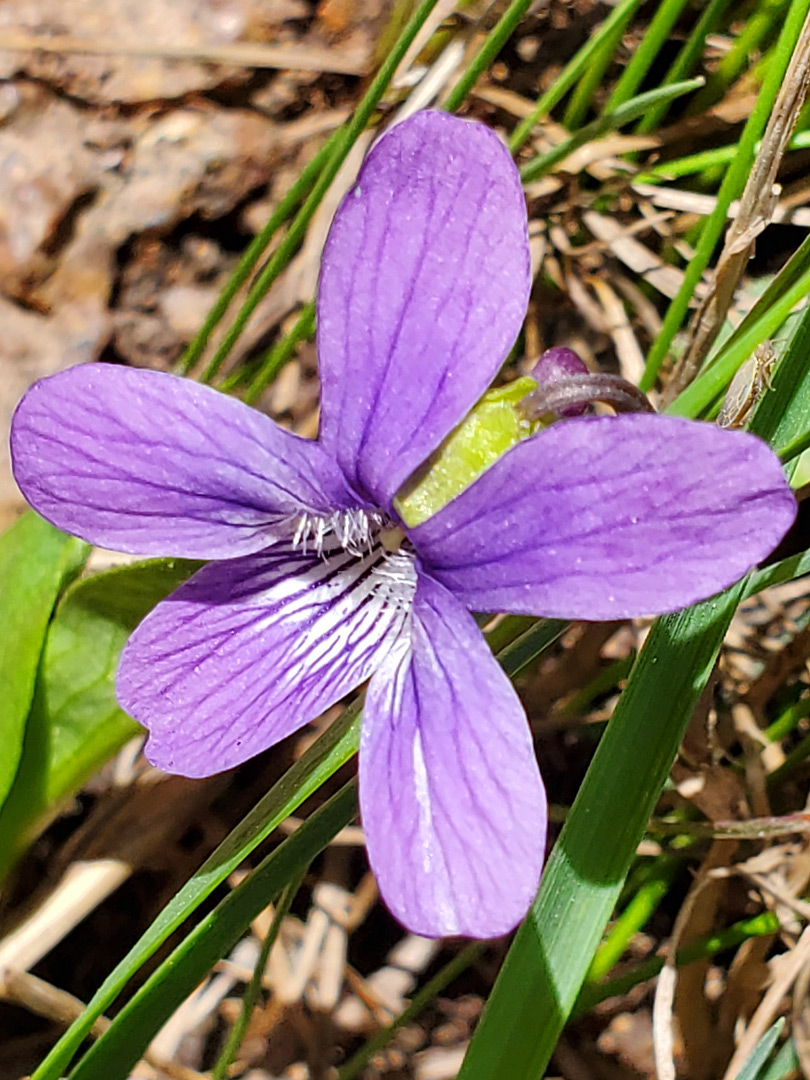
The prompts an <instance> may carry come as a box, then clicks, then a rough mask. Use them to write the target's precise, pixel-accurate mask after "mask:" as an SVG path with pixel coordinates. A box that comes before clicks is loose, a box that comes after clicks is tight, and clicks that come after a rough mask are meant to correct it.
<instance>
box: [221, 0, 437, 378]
mask: <svg viewBox="0 0 810 1080" xmlns="http://www.w3.org/2000/svg"><path fill="white" fill-rule="evenodd" d="M436 3H437V0H422V3H421V4H420V5H419V7H418V8H417V9H416V11H415V12H414V13H413V15H412V16H411V18H410V19H409V20H408V23H407V25H406V27H405V29H404V30H403V31H402V33H401V34H400V35H399V37H398V38H397V41H396V43H395V44H394V45H393V47H392V48H391V51H390V52H389V53H388V54H387V56H386V57H385V60H384V61H383V62H382V64H381V65H380V69H379V71H378V72H377V74H376V75H375V76H374V79H373V81H372V83H371V86H369V88H368V90H367V91H366V93H365V94H364V96H363V99H362V101H361V102H360V104H359V105H358V106H357V108H356V109H355V111H354V114H353V115H352V118H351V120H350V121H349V122H348V124H347V125H346V126H345V128H342V129H341V130H340V131H338V132H336V133H335V135H334V136H333V137H332V139H330V141H329V154H328V155H326V158H325V163H324V164H323V166H322V168H321V170H320V172H319V174H318V178H317V180H316V181H315V183H314V185H313V187H312V190H311V191H310V193H309V196H308V197H307V199H306V201H305V202H304V205H303V206H302V207H301V209H300V210H299V211H298V213H297V214H296V216H295V218H294V219H293V221H292V223H291V224H290V227H289V229H288V231H287V235H286V236H285V237H284V239H283V240H282V242H281V243H280V244H279V246H278V248H277V249H276V250H275V252H274V253H273V255H272V256H271V257H270V259H269V260H268V262H267V265H266V266H265V267H264V269H263V270H262V272H261V273H260V274H259V276H258V278H257V279H256V281H255V283H254V284H253V286H252V287H251V289H250V292H249V293H248V296H247V299H246V300H245V302H244V304H243V305H242V307H241V308H240V309H239V311H238V313H237V315H236V317H235V319H234V321H233V324H232V325H231V327H230V328H229V330H228V333H227V334H226V335H225V338H224V340H223V341H222V343H221V345H220V346H219V348H218V349H217V350H216V352H215V353H214V355H213V356H212V358H211V361H210V363H209V364H208V366H207V367H206V369H205V371H204V372H203V375H202V380H203V382H211V380H212V379H214V378H215V377H216V375H217V373H218V371H219V369H220V368H221V367H222V365H223V364H224V362H225V360H226V359H227V357H228V354H229V353H230V351H231V349H232V348H233V347H234V345H235V344H236V342H237V340H238V339H239V337H240V336H241V334H242V331H243V330H244V329H245V327H246V326H247V323H248V320H249V319H250V317H251V316H252V315H253V312H254V311H255V310H256V308H257V307H258V305H259V303H260V302H261V300H262V299H263V298H264V297H265V296H266V294H267V291H268V289H269V288H270V286H271V285H272V284H273V282H274V281H275V280H276V278H277V277H278V276H279V274H280V273H281V272H282V270H284V268H285V267H286V266H287V264H288V263H289V261H290V259H291V258H292V257H293V255H294V254H295V252H296V251H297V250H298V248H299V246H300V245H301V242H302V240H303V239H304V236H305V235H306V231H307V229H308V227H309V223H310V221H311V220H312V218H313V216H314V214H315V211H316V210H317V209H318V207H319V206H320V204H321V200H322V199H323V197H324V195H325V194H326V192H327V190H328V188H329V186H330V184H331V183H332V181H333V180H334V178H335V177H336V176H337V173H338V170H339V169H340V166H341V165H342V164H343V162H344V161H345V159H346V155H347V154H348V153H349V151H350V150H351V148H352V146H354V144H355V142H356V141H357V139H358V138H359V136H360V135H361V134H362V132H363V131H364V130H365V128H366V126H367V124H368V122H369V121H370V119H371V117H372V114H373V112H374V110H375V109H376V108H377V105H378V104H379V102H380V99H381V98H382V96H383V94H384V93H385V91H386V90H387V88H388V84H389V83H390V82H391V79H392V78H393V76H394V72H395V71H396V69H397V68H398V67H399V64H400V62H401V60H402V58H403V57H404V56H405V53H406V52H407V51H408V48H409V47H410V45H411V42H412V41H413V39H414V38H415V37H416V35H417V34H418V33H419V31H420V29H421V28H422V26H423V25H424V23H425V20H426V19H427V17H428V16H429V15H430V13H431V11H432V10H433V8H434V7H435V6H436Z"/></svg>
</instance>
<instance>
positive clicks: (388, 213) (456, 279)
mask: <svg viewBox="0 0 810 1080" xmlns="http://www.w3.org/2000/svg"><path fill="white" fill-rule="evenodd" d="M529 279H530V271H529V247H528V238H527V226H526V208H525V204H524V200H523V194H522V191H521V187H520V180H519V177H518V174H517V170H516V169H515V166H514V164H513V163H512V160H511V158H510V157H509V154H508V152H507V150H506V149H505V148H504V147H503V146H502V144H501V143H500V141H499V140H498V138H497V137H496V136H495V134H494V133H493V132H492V131H490V130H489V129H488V128H486V127H483V126H482V125H481V124H473V123H469V122H468V121H465V120H459V119H458V118H456V117H452V116H448V115H447V114H445V113H438V112H423V113H417V115H416V116H413V117H411V118H410V119H409V120H406V121H404V122H403V123H401V124H399V125H397V126H396V127H395V128H393V129H392V130H391V131H390V132H389V133H388V134H386V135H384V136H383V138H382V139H381V140H380V142H379V143H378V144H377V145H376V146H375V147H374V149H373V150H372V151H371V153H370V154H369V156H368V158H367V160H366V162H365V164H364V165H363V168H362V169H361V170H360V175H359V177H358V180H357V183H356V185H355V187H354V188H353V189H352V190H351V191H350V192H349V194H348V195H347V197H346V198H345V200H344V201H343V203H342V205H341V207H340V209H339V210H338V212H337V214H336V216H335V220H334V223H333V225H332V229H331V232H330V233H329V238H328V240H327V243H326V248H325V251H324V257H323V262H322V265H321V280H320V288H319V294H318V353H319V358H320V360H319V362H320V375H321V384H322V435H321V437H322V439H323V441H324V443H325V445H326V446H327V447H329V448H330V449H332V451H333V452H334V454H335V455H336V456H337V458H338V460H339V462H340V464H341V466H342V468H343V470H344V472H345V474H346V476H347V478H348V479H349V482H350V483H352V485H353V486H354V487H356V489H357V490H358V491H362V492H363V493H365V494H366V495H368V496H371V497H373V498H374V499H376V500H377V501H378V502H379V504H380V505H382V506H385V507H388V506H389V505H390V501H391V499H392V497H393V495H394V493H395V492H396V491H397V489H398V488H399V487H400V486H401V485H402V483H403V482H404V481H405V480H406V479H407V478H408V476H409V475H410V474H411V473H412V472H413V471H414V470H415V469H416V468H417V467H418V466H419V465H420V464H421V463H422V462H423V461H424V460H425V458H426V457H427V456H428V455H429V454H430V453H431V452H432V451H433V450H434V449H435V448H436V447H437V446H438V444H439V442H440V441H441V440H442V439H443V438H444V436H445V435H447V433H448V432H449V431H450V430H451V428H452V427H454V426H455V425H456V424H457V423H458V422H459V421H460V420H461V419H462V418H463V416H464V415H465V414H466V413H467V411H468V410H469V408H470V407H471V406H472V405H473V404H474V403H475V402H476V401H477V400H478V398H479V397H480V396H481V394H482V393H483V391H484V390H485V389H486V387H487V386H488V385H489V383H490V382H491V380H492V378H493V376H494V375H495V373H496V372H497V370H498V368H499V367H500V365H501V364H502V363H503V360H504V358H505V356H506V354H507V352H508V350H509V348H510V346H511V345H512V343H513V342H514V340H515V337H516V336H517V334H518V331H519V330H520V325H521V322H522V321H523V316H524V314H525V311H526V304H527V302H528V295H529Z"/></svg>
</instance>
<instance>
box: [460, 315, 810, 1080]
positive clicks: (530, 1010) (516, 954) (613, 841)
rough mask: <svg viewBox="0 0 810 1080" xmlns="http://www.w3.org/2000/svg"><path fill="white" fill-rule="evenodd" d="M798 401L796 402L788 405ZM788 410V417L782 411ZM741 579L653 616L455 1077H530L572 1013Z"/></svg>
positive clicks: (779, 406)
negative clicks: (713, 594)
mask: <svg viewBox="0 0 810 1080" xmlns="http://www.w3.org/2000/svg"><path fill="white" fill-rule="evenodd" d="M808 332H810V316H806V317H805V318H803V319H802V320H801V321H800V323H799V324H798V325H797V327H796V329H795V331H794V333H793V336H792V338H791V341H790V343H789V345H788V347H787V349H786V351H785V354H784V356H783V360H782V363H781V365H780V368H779V373H778V382H777V381H776V380H775V381H774V389H773V391H771V392H770V394H769V395H766V398H765V399H764V401H763V403H762V407H761V408H760V409H758V410H757V412H756V414H755V416H754V420H753V423H752V428H753V429H754V430H755V431H756V432H757V433H758V434H760V435H761V436H763V437H765V438H768V439H769V440H774V439H778V438H779V437H780V435H782V434H783V432H785V431H786V430H791V429H792V427H793V426H795V425H796V424H798V423H800V422H801V421H800V420H799V419H798V415H799V412H798V410H802V413H801V415H803V410H806V409H808V408H810V406H809V405H804V404H801V403H798V399H799V398H801V397H802V396H806V395H804V390H805V389H806V388H805V380H806V379H807V377H808V364H807V356H808V350H807V347H806V346H807V334H808ZM794 403H797V404H796V409H795V410H794V409H793V408H792V406H793V405H794ZM786 418H788V419H786ZM745 590H746V583H745V582H744V581H743V582H739V583H738V584H737V585H735V586H734V587H733V588H731V589H729V590H727V591H726V592H725V593H723V594H722V595H720V596H717V597H714V598H713V599H710V600H707V601H704V602H703V603H702V604H698V605H697V606H695V607H694V608H691V609H689V610H687V611H683V612H680V613H678V614H675V615H668V616H665V617H664V618H661V619H658V620H656V622H655V623H654V624H653V627H652V629H651V631H650V634H649V636H648V638H647V640H646V642H645V643H644V646H643V648H642V650H641V652H640V653H639V656H638V659H637V661H636V663H635V665H634V667H633V669H632V671H631V673H630V677H629V679H628V681H627V687H626V689H625V691H624V693H623V695H622V697H621V698H620V699H619V702H618V704H617V706H616V708H615V710H614V712H613V716H612V717H611V720H610V722H609V723H608V726H607V728H606V730H605V733H604V735H603V736H602V739H601V741H600V743H599V746H598V748H597V751H596V754H595V755H594V758H593V761H592V762H591V765H590V767H589V769H588V772H587V774H586V776H585V780H584V781H583V784H582V786H581V788H580V791H579V793H578V795H577V797H576V800H575V802H574V805H573V807H572V809H571V811H570V813H569V814H568V816H567V819H566V822H565V825H564V826H563V830H562V832H561V834H560V837H559V839H558V840H557V843H556V844H555V846H554V849H553V850H552V853H551V857H550V859H549V862H548V865H547V866H546V869H545V872H544V875H543V879H542V881H541V884H540V891H539V893H538V896H537V898H536V900H535V902H534V904H533V906H532V908H531V911H530V913H529V915H528V917H527V919H526V921H525V922H524V924H523V925H522V926H521V928H520V930H519V931H518V933H517V935H516V938H515V941H514V943H513V945H512V947H511V949H510V951H509V954H508V956H507V958H506V962H505V964H504V967H503V970H502V971H501V974H500V976H499V978H498V980H497V982H496V984H495V988H494V990H493V992H492V995H491V997H490V1000H489V1002H488V1004H487V1007H486V1009H485V1011H484V1015H483V1017H482V1020H481V1023H480V1025H479V1027H478V1029H477V1031H476V1033H475V1035H474V1036H473V1040H472V1043H471V1045H470V1049H469V1052H468V1054H467V1057H466V1059H465V1061H464V1064H463V1066H462V1069H461V1072H460V1073H459V1080H477V1078H478V1077H480V1076H486V1077H487V1080H534V1078H536V1077H538V1076H541V1075H542V1074H543V1070H544V1068H545V1066H546V1065H547V1063H548V1061H549V1059H550V1057H551V1054H552V1053H553V1050H554V1046H555V1045H556V1042H557V1039H558V1037H559V1034H560V1031H561V1030H562V1028H563V1025H564V1024H565V1022H566V1021H567V1019H568V1017H569V1016H570V1014H571V1010H572V1009H573V1007H574V1004H575V1001H576V999H577V995H578V994H579V992H580V987H581V985H582V982H583V980H584V978H585V975H586V973H587V970H588V968H589V966H590V964H591V961H592V957H593V955H594V953H595V950H596V947H597V945H598V944H599V940H600V937H601V935H602V933H603V930H604V927H605V925H606V924H607V921H608V919H609V917H610V915H611V912H612V910H613V907H614V905H615V903H616V900H617V898H618V896H619V893H620V891H621V888H622V883H623V880H624V877H625V875H626V873H627V871H628V869H629V867H630V865H631V862H632V859H633V857H634V853H635V849H636V845H637V843H638V841H639V840H640V838H641V836H642V835H643V832H644V828H645V825H646V823H647V820H648V818H649V816H650V813H651V812H652V809H653V807H654V806H655V803H656V801H657V799H658V796H659V794H660V791H661V788H662V787H663V784H664V782H665V780H666V777H667V775H668V773H669V768H670V766H671V764H672V761H673V759H674V757H675V754H676V752H677V749H678V746H679V743H680V740H681V736H682V734H683V732H684V730H685V728H686V725H687V724H688V722H689V719H690V717H691V714H692V710H693V708H694V706H695V703H696V702H697V699H698V697H699V695H700V694H701V692H702V691H703V689H704V687H705V686H706V684H707V682H708V679H709V676H710V675H711V672H712V670H713V666H714V662H715V659H716V657H717V654H718V652H719V649H720V646H721V644H722V641H723V637H724V635H725V632H726V629H727V628H728V625H729V624H730V622H731V619H732V617H733V615H734V612H735V610H736V608H737V605H738V603H739V602H740V599H741V598H742V596H743V595H744V594H745Z"/></svg>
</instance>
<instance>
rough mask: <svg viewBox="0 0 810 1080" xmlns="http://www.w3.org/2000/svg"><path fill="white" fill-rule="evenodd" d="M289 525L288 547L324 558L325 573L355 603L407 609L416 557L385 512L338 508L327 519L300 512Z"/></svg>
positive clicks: (412, 590)
mask: <svg viewBox="0 0 810 1080" xmlns="http://www.w3.org/2000/svg"><path fill="white" fill-rule="evenodd" d="M293 524H294V532H293V539H292V545H293V548H294V549H295V550H297V551H300V552H301V554H302V555H306V554H308V553H311V554H315V555H318V556H319V557H320V558H321V559H323V561H324V563H326V564H327V566H328V567H329V569H326V568H324V569H325V570H326V573H327V575H336V576H339V577H340V578H341V579H342V581H343V586H344V588H348V590H349V591H351V592H353V593H354V594H355V596H356V598H357V600H358V602H360V601H361V600H362V601H363V602H367V601H368V600H372V601H373V604H374V605H375V607H377V608H378V609H380V610H387V611H389V612H390V611H391V609H392V608H393V609H395V610H396V611H398V612H401V613H403V616H404V615H405V614H406V613H407V611H408V609H409V608H410V606H411V602H412V600H413V595H414V593H415V591H416V562H415V557H414V553H413V550H412V549H411V548H410V545H409V544H408V543H407V541H406V537H405V532H404V531H403V530H402V529H401V528H399V527H398V526H396V525H394V524H393V522H392V521H391V520H390V518H388V517H387V515H385V514H383V513H382V512H381V511H369V510H339V511H336V512H335V513H333V514H330V515H329V516H328V517H322V516H318V515H315V514H301V515H300V517H298V518H296V520H295V522H294V523H293ZM318 573H319V577H322V576H323V571H318ZM364 598H365V599H364ZM405 625H407V624H405Z"/></svg>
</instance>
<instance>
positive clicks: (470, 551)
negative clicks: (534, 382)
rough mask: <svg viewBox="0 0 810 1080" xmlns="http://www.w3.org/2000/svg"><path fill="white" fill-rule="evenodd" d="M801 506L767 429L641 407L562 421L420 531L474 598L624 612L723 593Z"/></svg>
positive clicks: (524, 608) (574, 613)
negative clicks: (758, 431) (760, 434)
mask: <svg viewBox="0 0 810 1080" xmlns="http://www.w3.org/2000/svg"><path fill="white" fill-rule="evenodd" d="M795 514H796V502H795V499H794V498H793V495H792V494H791V492H790V489H789V487H788V485H787V483H786V481H785V478H784V475H783V472H782V468H781V466H780V464H779V461H778V459H777V458H776V456H775V455H774V454H773V453H772V452H771V451H770V450H769V449H768V447H767V446H766V445H765V443H764V442H762V441H761V440H760V439H757V438H756V437H755V436H753V435H748V434H746V433H744V432H734V431H721V430H720V429H719V428H716V427H714V426H713V425H712V424H700V423H696V422H694V421H691V420H682V419H678V418H675V417H667V416H655V415H646V414H645V415H641V414H636V415H626V416H605V417H591V418H585V419H575V420H567V421H563V422H561V423H558V424H554V425H553V426H552V427H550V428H547V429H546V430H545V431H543V432H541V433H540V434H539V435H537V436H536V437H534V438H532V439H528V440H527V441H526V442H523V443H521V444H519V445H518V446H516V447H514V448H513V449H512V450H510V451H509V452H508V453H507V454H505V455H504V456H503V457H502V458H500V459H499V460H498V461H497V462H496V463H495V464H494V465H493V466H492V468H491V469H489V471H488V472H486V473H484V475H483V476H481V477H480V478H479V479H478V480H477V481H476V482H475V483H474V484H473V485H472V486H471V487H469V488H467V490H466V491H464V492H463V493H462V494H461V495H460V496H459V497H458V498H457V499H454V500H453V501H452V502H451V503H449V504H448V505H447V506H446V507H444V508H443V509H442V510H440V511H439V513H438V514H436V515H435V517H433V518H431V519H429V520H428V521H426V522H425V523H424V524H423V525H420V526H419V527H418V528H415V529H412V530H411V532H410V535H411V539H412V540H413V543H414V545H415V546H416V547H417V549H418V551H419V553H420V555H421V556H422V558H423V560H424V561H425V563H426V564H427V565H428V566H429V567H430V572H431V573H432V574H433V575H434V576H435V577H436V578H437V579H438V580H439V581H441V582H442V583H443V584H444V585H446V586H447V588H448V589H450V590H451V591H452V592H453V593H455V595H456V596H457V597H458V598H459V599H460V600H461V601H462V603H464V604H465V605H466V606H467V607H468V608H470V609H471V610H475V611H513V612H526V613H530V614H536V615H547V616H551V617H554V618H570V619H617V618H628V617H631V616H636V615H645V614H661V613H663V612H667V611H675V610H677V609H678V608H682V607H686V606H687V605H689V604H692V603H694V602H695V601H697V600H702V599H704V598H706V597H707V596H711V595H712V594H714V593H716V592H719V591H720V590H721V589H723V588H725V587H726V586H728V585H730V584H731V583H732V582H734V581H736V580H737V579H738V578H739V577H741V576H742V574H743V573H745V571H746V570H748V569H749V568H750V567H751V566H753V565H754V564H755V563H757V562H759V561H760V560H761V559H762V558H764V557H765V556H766V555H768V554H769V552H771V551H772V550H773V548H774V547H775V546H776V544H777V543H778V542H779V540H780V539H781V538H782V536H783V535H784V534H785V532H786V531H787V529H788V528H789V526H790V524H791V522H792V521H793V518H794V517H795Z"/></svg>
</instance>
